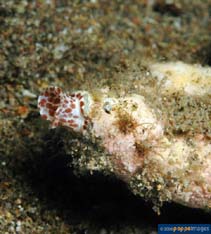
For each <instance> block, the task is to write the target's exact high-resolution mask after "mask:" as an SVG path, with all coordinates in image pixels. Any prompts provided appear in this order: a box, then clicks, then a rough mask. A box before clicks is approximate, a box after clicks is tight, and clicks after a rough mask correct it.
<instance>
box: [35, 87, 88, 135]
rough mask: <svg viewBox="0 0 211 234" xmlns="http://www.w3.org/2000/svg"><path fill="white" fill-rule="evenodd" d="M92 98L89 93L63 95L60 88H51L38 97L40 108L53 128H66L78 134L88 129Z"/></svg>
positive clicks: (43, 116) (79, 92)
mask: <svg viewBox="0 0 211 234" xmlns="http://www.w3.org/2000/svg"><path fill="white" fill-rule="evenodd" d="M90 104H91V97H90V95H89V94H88V93H87V92H81V91H77V92H74V93H71V94H66V93H63V92H62V90H61V89H60V88H59V87H53V86H52V87H49V88H47V89H46V90H45V91H44V92H43V93H42V94H41V95H40V96H39V97H38V108H39V109H40V115H41V117H42V118H43V119H46V120H49V121H50V122H51V127H52V128H55V127H57V126H66V127H69V128H71V129H73V130H74V131H76V132H82V131H84V130H86V129H87V126H88V123H89V119H88V113H89V110H90Z"/></svg>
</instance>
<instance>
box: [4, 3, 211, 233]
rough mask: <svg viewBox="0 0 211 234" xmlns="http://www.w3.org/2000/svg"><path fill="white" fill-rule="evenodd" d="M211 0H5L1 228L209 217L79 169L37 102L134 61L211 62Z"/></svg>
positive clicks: (93, 226)
mask: <svg viewBox="0 0 211 234" xmlns="http://www.w3.org/2000/svg"><path fill="white" fill-rule="evenodd" d="M210 32H211V0H203V1H193V0H178V1H171V0H169V1H167V0H166V1H162V0H161V1H155V0H148V1H147V0H130V1H129V0H126V1H120V0H119V1H118V0H117V1H106V0H104V1H103V0H101V1H100V0H90V1H85V0H84V1H83V0H81V1H79V0H78V1H76V0H75V1H70V0H69V1H68V0H37V1H35V0H34V1H33V0H31V1H30V0H28V1H22V0H8V1H3V0H1V1H0V233H2V234H8V233H11V234H12V233H23V234H38V233H39V234H48V233H49V234H53V233H55V234H60V233H65V234H66V233H71V234H73V233H75V234H95V233H96V234H109V233H110V234H111V233H112V234H116V233H118V234H119V233H123V234H135V233H136V234H137V233H155V232H156V230H157V229H156V227H157V224H158V223H208V222H210V220H211V216H210V215H209V214H208V213H206V212H205V211H200V210H196V209H190V208H186V207H183V206H180V205H177V204H166V205H164V207H163V208H162V209H161V215H160V216H157V214H155V213H154V212H153V210H152V209H151V204H150V203H145V202H144V201H143V200H141V199H140V198H138V197H135V196H133V195H132V194H131V193H130V191H129V190H127V188H126V186H125V185H124V184H123V183H121V182H120V181H116V180H115V179H113V178H107V177H104V176H102V175H98V174H96V175H93V176H90V177H89V176H84V177H83V176H82V177H80V178H78V177H76V176H75V175H74V173H73V169H72V168H71V167H70V166H69V165H70V159H69V158H67V157H66V155H65V152H64V150H63V144H62V140H61V138H60V137H59V136H58V134H56V133H55V130H49V129H48V124H47V123H46V122H44V121H42V120H41V119H40V117H39V113H38V110H37V103H36V102H37V95H38V94H39V93H40V92H41V90H42V89H44V88H45V87H47V86H48V85H50V84H54V85H58V86H61V87H63V88H65V89H66V90H71V89H87V90H90V89H92V90H93V89H95V86H98V87H102V86H109V85H112V77H113V74H114V73H116V72H117V71H119V70H121V71H122V72H124V71H126V70H127V69H130V67H131V66H132V64H133V63H136V61H156V62H157V61H177V60H181V61H184V62H187V63H200V64H203V65H207V66H211V37H210V35H211V34H210Z"/></svg>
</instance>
